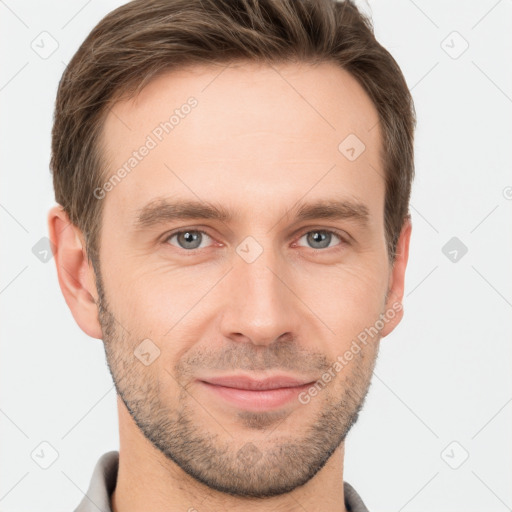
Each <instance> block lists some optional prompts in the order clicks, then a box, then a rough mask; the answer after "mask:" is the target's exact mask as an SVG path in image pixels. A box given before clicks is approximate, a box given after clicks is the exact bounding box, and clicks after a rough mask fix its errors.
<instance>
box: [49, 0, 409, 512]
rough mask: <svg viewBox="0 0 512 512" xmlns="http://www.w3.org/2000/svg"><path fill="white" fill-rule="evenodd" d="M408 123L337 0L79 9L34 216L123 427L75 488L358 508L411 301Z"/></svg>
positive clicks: (384, 58) (171, 506)
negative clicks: (385, 368)
mask: <svg viewBox="0 0 512 512" xmlns="http://www.w3.org/2000/svg"><path fill="white" fill-rule="evenodd" d="M414 123H415V120H414V109H413V104H412V100H411V97H410V94H409V91H408V89H407V86H406V83H405V80H404V78H403V75H402V73H401V71H400V69H399V67H398V65H397V64H396V62H395V61H394V60H393V58H392V57H391V56H390V54H389V53H388V52H387V51H386V50H385V49H384V48H382V46H380V45H379V43H378V42H377V41H376V40H375V38H374V36H373V32H372V28H371V25H370V22H369V21H368V20H366V19H365V18H364V17H363V16H362V15H361V14H360V13H359V12H358V10H357V9H356V7H355V6H354V5H353V4H352V3H350V2H339V3H336V2H332V1H330V0H323V1H320V0H318V1H313V0H307V1H296V0H294V1H292V0H260V1H255V0H254V1H249V0H239V1H230V2H223V1H221V0H158V1H151V2H148V1H142V0H136V1H135V2H131V3H128V4H126V5H124V6H122V7H120V8H118V9H116V10H115V11H113V12H112V13H110V14H109V15H108V16H107V17H105V18H104V19H103V20H102V21H101V22H100V23H99V24H98V25H97V26H96V27H95V28H94V29H93V30H92V32H91V33H90V35H89V36H88V37H87V39H86V40H85V42H84V43H83V44H82V46H81V47H80V49H79V50H78V52H77V53H76V55H75V56H74V57H73V59H72V60H71V62H70V63H69V65H68V67H67V69H66V71H65V73H64V75H63V78H62V80H61V83H60V85H59V90H58V94H57V101H56V110H55V123H54V129H53V142H52V161H51V168H52V171H53V176H54V186H55V191H56V200H57V202H58V203H59V205H58V206H55V207H54V208H52V209H51V211H50V213H49V218H48V221H49V230H50V236H51V240H52V241H53V243H54V244H55V247H56V249H55V261H56V265H57V272H58V277H59V283H60V286H61V289H62V292H63V294H64V297H65V299H66V302H67V304H68V306H69V308H70V310H71V312H72V314H73V316H74V318H75V320H76V322H77V323H78V325H79V326H80V328H81V329H82V330H83V331H84V332H85V333H87V334H88V335H90V336H91V337H93V338H99V339H102V340H103V342H104V346H105V352H106V358H107V362H108V366H109V369H110V372H111V374H112V378H113V380H114V383H115V386H116V390H117V393H118V413H119V431H120V449H119V453H118V452H117V451H113V452H110V453H107V454H105V455H104V456H103V457H102V458H101V459H100V460H99V462H98V464H97V466H96V468H95V471H94V474H93V477H92V480H91V483H90V487H89V490H88V493H87V495H86V496H85V497H84V499H83V501H82V502H81V504H80V505H79V507H78V508H77V509H76V510H78V511H81V512H83V511H89V510H91V511H92V510H97V509H99V510H107V511H108V510H112V511H114V512H132V511H133V512H135V511H143V510H144V511H145V510H151V511H152V512H159V511H163V510H165V511H178V510H189V511H193V510H198V511H202V510H222V511H233V510H244V511H270V510H289V511H292V510H308V511H313V510H322V511H323V512H334V511H336V512H341V511H346V510H351V511H357V512H361V511H365V510H367V508H366V507H365V505H364V503H363V501H362V500H361V498H360V497H359V496H358V494H357V492H356V491H355V490H354V488H352V487H351V486H350V485H349V484H348V483H347V482H343V456H344V446H345V438H346V436H347V434H348V432H349V430H350V428H351V427H352V426H353V425H354V423H355V422H356V420H357V417H358V414H359V411H360V410H361V408H362V405H363V402H364V399H365V396H366V394H367V392H368V388H369V385H370V380H371V375H372V371H373V368H374V364H375V361H376V358H377V354H378V350H379V343H380V339H381V338H382V337H384V336H387V335H388V334H389V333H390V332H391V331H392V330H393V329H394V328H395V327H396V325H397V324H398V323H399V321H400V319H401V318H402V315H403V308H402V304H401V300H402V297H403V292H404V275H405V268H406V264H407V258H408V248H409V239H410V234H411V223H410V216H409V213H408V202H409V196H410V189H411V181H412V179H413V174H414V166H413V130H414Z"/></svg>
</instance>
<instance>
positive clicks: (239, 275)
mask: <svg viewBox="0 0 512 512" xmlns="http://www.w3.org/2000/svg"><path fill="white" fill-rule="evenodd" d="M233 260H234V261H233V268H232V270H231V272H230V273H229V274H228V276H227V279H226V280H225V282H224V284H223V286H224V289H223V290H222V291H221V293H223V294H224V297H225V299H224V300H223V301H222V304H223V307H222V313H221V315H222V320H221V329H222V334H223V335H224V337H226V338H229V339H231V340H233V341H240V342H243V341H245V342H251V343H253V344H254V345H269V344H272V343H273V342H274V341H276V340H278V339H280V338H281V337H283V336H285V338H286V339H289V337H290V335H292V336H291V337H292V338H294V337H295V336H296V332H295V331H296V329H297V327H298V325H299V321H300V311H299V308H300V304H301V303H300V301H299V300H298V298H297V296H296V295H295V293H294V291H293V286H292V283H290V281H291V279H292V278H291V273H290V271H289V268H287V265H286V262H285V261H284V260H282V259H280V258H278V257H277V256H276V255H274V254H273V253H272V251H271V250H270V249H266V250H264V251H263V253H262V254H261V255H260V256H259V257H258V258H257V259H256V260H255V261H253V262H252V263H249V262H247V261H245V260H244V259H243V258H240V257H239V256H238V255H236V254H235V256H234V259H233Z"/></svg>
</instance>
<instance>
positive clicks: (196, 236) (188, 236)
mask: <svg viewBox="0 0 512 512" xmlns="http://www.w3.org/2000/svg"><path fill="white" fill-rule="evenodd" d="M180 238H182V239H183V240H184V243H185V246H184V247H183V248H184V249H197V247H199V245H200V233H199V232H197V231H195V232H194V231H192V232H191V231H184V232H183V233H179V234H178V240H179V239H180ZM198 240H199V244H196V245H195V246H194V247H190V246H189V245H188V244H190V243H194V242H197V241H198ZM180 245H182V244H181V241H180Z"/></svg>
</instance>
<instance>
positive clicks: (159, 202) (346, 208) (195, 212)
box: [135, 199, 370, 230]
mask: <svg viewBox="0 0 512 512" xmlns="http://www.w3.org/2000/svg"><path fill="white" fill-rule="evenodd" d="M237 213H238V212H237V211H235V212H232V211H230V210H228V209H226V208H225V207H224V206H222V205H220V204H219V205H215V204H212V203H207V202H204V201H190V200H187V201H185V200H174V201H171V200H167V199H155V200H153V201H151V202H149V203H148V204H147V205H145V206H144V207H142V208H140V209H139V210H137V214H138V215H137V219H136V221H135V228H136V229H137V230H143V229H147V228H150V227H153V226H155V225H159V224H164V223H167V222H172V221H176V220H186V219H190V220H192V219H194V220H199V219H204V220H216V221H220V222H223V223H229V222H231V221H232V220H233V218H234V217H235V216H236V214H237ZM290 216H294V217H295V221H296V222H300V221H306V220H315V219H331V220H353V221H355V222H357V223H358V224H359V225H361V227H366V226H367V224H368V221H369V217H370V214H369V209H368V207H367V206H366V205H364V204H363V203H361V202H358V201H350V200H335V199H328V200H320V201H316V202H314V203H303V202H299V203H297V204H296V205H295V206H294V207H292V208H291V209H290V211H288V212H286V213H285V214H284V215H283V217H281V219H282V218H284V217H286V218H289V217H290Z"/></svg>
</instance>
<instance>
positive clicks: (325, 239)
mask: <svg viewBox="0 0 512 512" xmlns="http://www.w3.org/2000/svg"><path fill="white" fill-rule="evenodd" d="M308 236H309V238H310V240H311V241H312V243H313V244H317V243H320V247H318V246H317V247H315V249H323V248H325V247H329V243H330V241H331V236H332V235H331V234H330V233H327V232H326V231H311V233H310V235H308Z"/></svg>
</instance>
